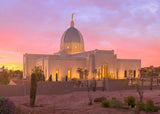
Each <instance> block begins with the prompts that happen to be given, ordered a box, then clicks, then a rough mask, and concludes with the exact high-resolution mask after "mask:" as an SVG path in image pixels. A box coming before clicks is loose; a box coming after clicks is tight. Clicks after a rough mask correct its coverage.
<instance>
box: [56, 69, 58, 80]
mask: <svg viewBox="0 0 160 114" xmlns="http://www.w3.org/2000/svg"><path fill="white" fill-rule="evenodd" d="M56 75H57V79H58V78H59V70H56Z"/></svg>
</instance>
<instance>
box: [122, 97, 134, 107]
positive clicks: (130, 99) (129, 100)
mask: <svg viewBox="0 0 160 114" xmlns="http://www.w3.org/2000/svg"><path fill="white" fill-rule="evenodd" d="M124 102H125V103H127V104H128V106H131V108H133V107H135V104H136V103H135V98H134V97H133V96H129V97H127V98H126V99H125V100H124Z"/></svg>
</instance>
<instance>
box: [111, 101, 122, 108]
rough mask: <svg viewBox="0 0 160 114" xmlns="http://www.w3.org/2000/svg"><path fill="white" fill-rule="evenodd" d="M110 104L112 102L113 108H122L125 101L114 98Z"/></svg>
mask: <svg viewBox="0 0 160 114" xmlns="http://www.w3.org/2000/svg"><path fill="white" fill-rule="evenodd" d="M110 104H111V107H113V108H122V106H123V103H122V102H121V101H118V100H113V99H112V100H111V101H110Z"/></svg>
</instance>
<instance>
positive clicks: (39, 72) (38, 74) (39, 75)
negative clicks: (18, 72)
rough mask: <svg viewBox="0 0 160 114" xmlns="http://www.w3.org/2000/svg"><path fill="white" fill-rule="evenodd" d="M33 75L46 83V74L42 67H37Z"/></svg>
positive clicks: (33, 70)
mask: <svg viewBox="0 0 160 114" xmlns="http://www.w3.org/2000/svg"><path fill="white" fill-rule="evenodd" d="M32 73H35V75H36V77H37V78H36V79H37V81H45V77H44V72H43V70H42V69H41V68H40V67H37V66H35V67H34V68H33V69H32Z"/></svg>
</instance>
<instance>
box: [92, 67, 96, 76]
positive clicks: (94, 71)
mask: <svg viewBox="0 0 160 114" xmlns="http://www.w3.org/2000/svg"><path fill="white" fill-rule="evenodd" d="M92 73H93V74H94V78H96V75H97V69H94V70H93V72H92Z"/></svg>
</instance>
